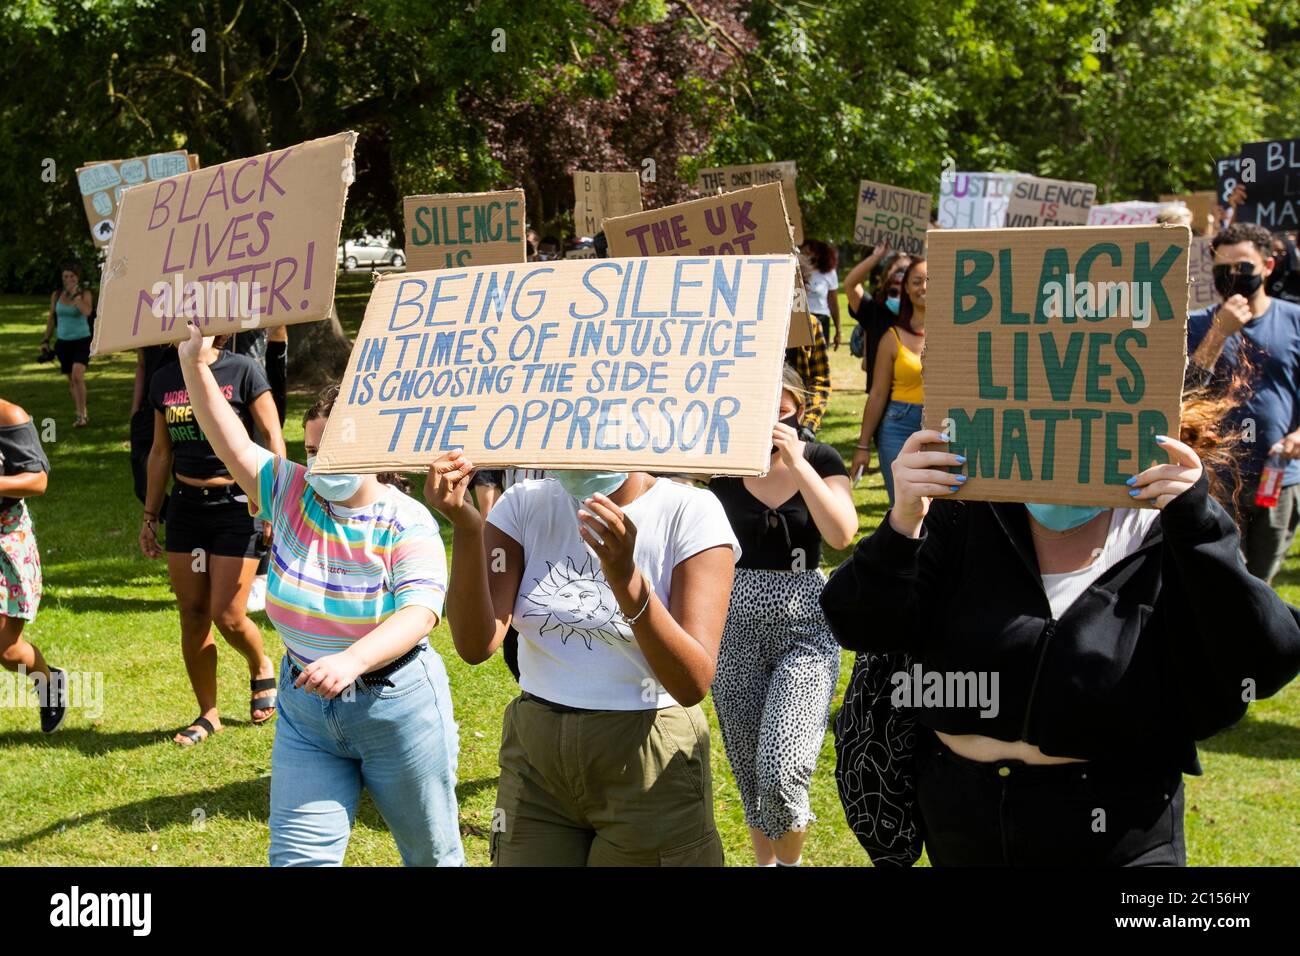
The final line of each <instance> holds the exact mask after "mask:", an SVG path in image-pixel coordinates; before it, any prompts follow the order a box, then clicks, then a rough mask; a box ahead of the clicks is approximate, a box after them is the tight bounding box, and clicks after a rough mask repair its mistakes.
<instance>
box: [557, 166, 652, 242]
mask: <svg viewBox="0 0 1300 956" xmlns="http://www.w3.org/2000/svg"><path fill="white" fill-rule="evenodd" d="M573 199H574V206H573V228H574V229H575V230H577V233H578V235H580V236H594V235H596V233H598V232H600V231H601V230H602V229H604V228H605V220H606V219H607V218H609V217H610V216H626V215H629V214H631V213H634V212H640V211H641V177H640V175H638V174H637V173H583V172H576V173H574V174H573Z"/></svg>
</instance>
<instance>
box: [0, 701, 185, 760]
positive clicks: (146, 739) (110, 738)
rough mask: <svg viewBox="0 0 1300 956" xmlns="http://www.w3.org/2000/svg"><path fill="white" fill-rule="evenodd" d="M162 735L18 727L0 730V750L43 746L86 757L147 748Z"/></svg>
mask: <svg viewBox="0 0 1300 956" xmlns="http://www.w3.org/2000/svg"><path fill="white" fill-rule="evenodd" d="M31 712H32V722H33V724H35V723H37V722H38V719H37V714H36V708H35V707H33V708H31ZM163 738H164V732H163V731H161V730H121V731H114V732H111V733H105V732H104V731H100V730H96V729H95V728H94V727H65V728H64V729H63V730H60V731H59V732H58V733H54V734H43V733H41V732H40V731H39V730H35V729H33V730H19V731H10V732H9V733H0V750H11V749H14V748H17V747H46V748H50V749H55V750H76V751H78V752H80V753H82V754H85V755H86V756H88V757H97V756H101V755H103V754H107V753H111V752H112V751H115V750H134V749H135V748H137V747H148V746H151V745H153V744H156V743H158V742H159V741H160V740H162V739H163Z"/></svg>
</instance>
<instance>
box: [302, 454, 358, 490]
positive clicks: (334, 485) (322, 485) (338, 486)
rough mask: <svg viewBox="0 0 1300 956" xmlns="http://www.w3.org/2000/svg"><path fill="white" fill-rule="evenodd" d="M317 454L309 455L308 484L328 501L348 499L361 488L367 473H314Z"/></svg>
mask: <svg viewBox="0 0 1300 956" xmlns="http://www.w3.org/2000/svg"><path fill="white" fill-rule="evenodd" d="M315 463H316V456H315V455H308V456H307V484H308V485H310V486H311V490H312V491H314V492H316V494H318V495H320V496H321V497H322V498H324V499H325V500H326V501H347V500H348V499H349V498H351V497H352V496H353V495H355V494H356V493H357V492H358V491H360V490H361V483H362V482H364V481H365V480H366V476H365V475H314V474H312V465H314V464H315Z"/></svg>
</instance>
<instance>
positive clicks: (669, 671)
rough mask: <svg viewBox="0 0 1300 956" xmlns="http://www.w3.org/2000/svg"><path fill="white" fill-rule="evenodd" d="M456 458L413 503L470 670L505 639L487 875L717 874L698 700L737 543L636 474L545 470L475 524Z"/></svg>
mask: <svg viewBox="0 0 1300 956" xmlns="http://www.w3.org/2000/svg"><path fill="white" fill-rule="evenodd" d="M472 471H473V465H472V464H471V463H470V461H469V460H468V459H466V458H465V457H464V455H463V454H462V453H459V452H455V453H453V454H452V455H451V456H449V458H447V459H446V460H443V461H439V462H437V463H436V464H435V466H434V467H433V468H431V469H430V472H429V478H428V481H427V482H426V484H425V497H426V498H427V500H428V502H429V504H430V505H432V506H433V507H434V508H435V509H436V510H437V511H439V512H440V513H441V514H442V515H444V516H445V517H446V518H447V520H448V521H450V522H451V524H452V528H453V529H454V531H453V537H452V569H451V581H450V584H449V586H448V595H447V618H448V622H449V624H450V625H451V634H452V640H453V642H454V643H455V645H456V651H457V652H458V653H459V654H460V656H461V657H462V658H464V659H465V660H466V661H468V662H469V663H471V664H478V663H482V662H483V661H485V660H487V659H488V658H490V657H491V656H492V654H493V653H495V651H496V649H497V648H498V647H499V646H500V645H501V643H502V641H503V640H504V638H505V635H506V631H507V630H508V629H509V627H510V626H511V624H513V625H514V627H515V628H516V629H518V631H519V671H520V675H519V683H520V687H521V689H522V693H521V694H520V696H519V697H517V698H515V700H513V701H512V702H511V703H510V705H509V706H508V707H507V708H506V713H505V721H504V725H503V727H502V739H501V752H500V766H501V776H500V780H499V783H498V787H497V813H498V816H496V817H495V819H500V820H501V821H502V822H503V824H504V826H503V828H501V829H499V830H498V828H496V827H494V828H493V833H492V838H491V856H492V862H493V863H494V865H497V866H530V865H545V866H586V865H591V866H619V865H632V866H636V865H642V866H644V865H651V866H657V865H678V866H680V865H696V866H721V865H722V862H723V854H722V843H721V841H720V839H719V837H718V832H717V828H716V826H715V824H714V820H713V797H712V793H713V788H712V782H711V779H710V772H709V730H708V723H707V721H706V720H705V718H704V715H703V713H702V712H701V710H700V708H699V706H698V705H699V702H700V701H701V700H703V699H704V695H705V694H707V693H708V691H709V685H710V683H711V682H712V680H713V675H714V670H715V668H716V666H717V659H718V646H719V644H720V643H721V640H722V628H723V623H724V621H725V619H726V614H727V605H728V602H729V601H730V599H731V581H732V575H733V570H734V566H735V562H736V560H737V559H738V558H739V556H740V547H739V545H738V544H737V543H736V538H735V535H733V534H732V531H731V527H730V525H729V523H728V522H727V516H726V514H725V513H724V512H723V510H722V506H721V505H720V504H719V503H718V501H717V499H716V498H714V496H713V495H711V494H709V493H708V492H707V491H704V490H702V489H699V488H693V487H690V486H687V485H682V484H679V483H677V482H674V481H670V480H668V479H666V478H655V477H653V476H651V475H649V474H647V473H645V472H632V473H631V474H627V473H622V472H592V471H557V472H553V473H552V475H551V477H549V478H544V479H541V480H529V481H522V482H519V483H518V484H515V485H514V486H512V487H511V488H509V489H508V490H507V491H506V493H505V494H504V495H502V496H501V499H500V500H499V501H498V502H497V504H496V505H495V507H493V509H492V511H491V513H490V514H489V516H488V517H487V519H486V520H484V519H483V518H481V517H480V515H479V513H478V511H477V510H475V508H474V507H473V505H472V504H469V503H468V502H467V500H466V494H465V492H466V490H467V488H468V485H469V476H470V475H471V473H472Z"/></svg>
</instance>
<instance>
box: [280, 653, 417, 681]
mask: <svg viewBox="0 0 1300 956" xmlns="http://www.w3.org/2000/svg"><path fill="white" fill-rule="evenodd" d="M422 650H424V645H422V644H416V645H415V646H414V647H413V648H411V649H410V650H409V651H407V652H406V653H405V654H403V655H402V656H401V657H399V658H398V659H397V660H395V661H393V662H391V663H389V664H385V665H384V666H383V667H380V668H378V669H377V670H373V671H367V672H366V673H364V674H362V675H361V676H360V677H358V678H357V680H358V681H360V682H361V683H362V684H365V685H366V686H367V687H376V686H380V687H392V686H393V682H392V681H390V680H389V679H388V678H389V677H390V676H391V675H393V674H396V673H397V672H398V671H399V670H401V669H402V668H403V667H405V666H406V665H407V664H409V663H411V661H413V660H415V659H416V658H417V657H419V656H420V652H421V651H422ZM301 676H302V668H301V667H299V666H298V665H297V664H295V663H294V662H293V661H292V660H290V661H289V679H290V680H291V681H293V682H295V683H296V682H297V680H298V678H299V677H301Z"/></svg>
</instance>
